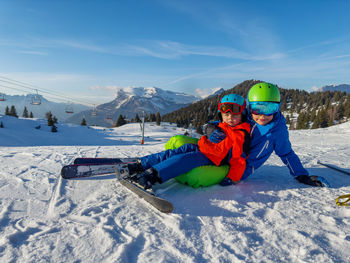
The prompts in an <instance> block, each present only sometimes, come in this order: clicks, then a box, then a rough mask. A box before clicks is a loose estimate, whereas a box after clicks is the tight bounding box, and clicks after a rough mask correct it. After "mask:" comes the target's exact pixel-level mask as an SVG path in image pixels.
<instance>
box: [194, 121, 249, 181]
mask: <svg viewBox="0 0 350 263" xmlns="http://www.w3.org/2000/svg"><path fill="white" fill-rule="evenodd" d="M219 128H221V129H222V130H223V131H224V132H225V134H226V138H225V139H223V140H222V141H221V142H219V143H213V142H210V141H209V139H208V138H207V137H206V136H202V137H201V139H200V140H199V141H198V146H199V150H200V151H201V152H202V153H203V154H204V155H205V156H206V157H208V159H210V160H211V161H212V162H213V163H215V165H217V166H219V165H220V164H221V162H222V160H224V159H225V158H226V156H228V154H229V151H230V150H231V149H232V153H231V158H230V159H229V160H228V163H229V165H230V170H229V172H228V174H227V177H228V178H230V179H231V180H233V181H234V182H238V181H239V180H240V179H241V177H242V175H243V173H244V170H245V167H246V163H245V160H246V158H244V157H242V154H243V143H244V140H245V132H244V131H243V130H245V131H247V132H248V134H249V133H250V125H249V124H248V123H246V122H244V123H241V124H239V125H237V126H235V127H231V126H230V125H228V124H226V123H224V122H220V123H219Z"/></svg>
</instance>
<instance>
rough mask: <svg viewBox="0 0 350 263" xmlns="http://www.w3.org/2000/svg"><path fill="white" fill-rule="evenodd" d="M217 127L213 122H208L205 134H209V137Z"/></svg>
mask: <svg viewBox="0 0 350 263" xmlns="http://www.w3.org/2000/svg"><path fill="white" fill-rule="evenodd" d="M216 127H217V126H216V125H214V124H212V123H208V124H206V125H205V126H204V134H205V136H207V138H208V139H209V137H210V135H211V134H212V133H213V131H215V129H216Z"/></svg>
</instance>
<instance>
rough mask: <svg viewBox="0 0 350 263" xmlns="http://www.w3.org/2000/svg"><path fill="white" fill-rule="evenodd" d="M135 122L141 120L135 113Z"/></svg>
mask: <svg viewBox="0 0 350 263" xmlns="http://www.w3.org/2000/svg"><path fill="white" fill-rule="evenodd" d="M135 122H141V119H140V117H139V115H138V114H137V113H136V116H135Z"/></svg>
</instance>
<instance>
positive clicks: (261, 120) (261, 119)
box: [252, 114, 273, 126]
mask: <svg viewBox="0 0 350 263" xmlns="http://www.w3.org/2000/svg"><path fill="white" fill-rule="evenodd" d="M252 117H253V120H254V121H255V122H256V123H257V124H259V125H262V126H264V125H266V124H268V123H270V122H271V121H272V119H273V115H270V116H266V115H263V114H260V115H257V114H252Z"/></svg>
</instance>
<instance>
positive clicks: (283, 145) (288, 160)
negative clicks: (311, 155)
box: [275, 127, 309, 177]
mask: <svg viewBox="0 0 350 263" xmlns="http://www.w3.org/2000/svg"><path fill="white" fill-rule="evenodd" d="M275 153H276V154H277V155H278V156H279V157H280V158H281V160H282V162H283V163H284V164H285V165H286V166H287V167H288V168H289V171H290V174H291V175H292V176H294V177H296V176H299V175H309V173H308V171H307V170H306V169H305V168H304V167H303V165H302V164H301V161H300V159H299V157H298V155H296V153H295V152H294V151H293V149H292V145H291V143H290V141H289V133H288V130H287V127H286V128H285V129H281V130H280V134H279V136H278V138H277V139H276V142H275Z"/></svg>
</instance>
